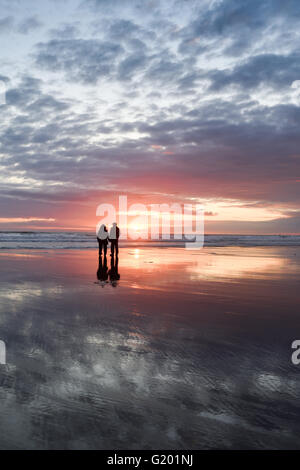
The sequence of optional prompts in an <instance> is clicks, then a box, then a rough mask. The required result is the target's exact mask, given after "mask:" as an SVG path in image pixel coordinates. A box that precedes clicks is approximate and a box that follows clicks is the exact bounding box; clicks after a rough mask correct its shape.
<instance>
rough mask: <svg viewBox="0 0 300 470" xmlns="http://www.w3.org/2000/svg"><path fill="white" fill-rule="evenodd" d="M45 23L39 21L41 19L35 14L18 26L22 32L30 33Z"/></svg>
mask: <svg viewBox="0 0 300 470" xmlns="http://www.w3.org/2000/svg"><path fill="white" fill-rule="evenodd" d="M42 25H43V23H41V21H39V19H38V18H37V17H35V16H30V17H28V18H26V19H24V20H23V21H21V23H20V24H19V26H18V31H19V33H21V34H28V33H31V32H32V31H34V30H36V29H39V28H41V26H42Z"/></svg>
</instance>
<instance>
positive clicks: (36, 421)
mask: <svg viewBox="0 0 300 470" xmlns="http://www.w3.org/2000/svg"><path fill="white" fill-rule="evenodd" d="M299 257H300V247H299V246H268V247H251V246H248V247H237V246H226V247H205V248H204V249H203V250H186V249H184V248H180V247H166V248H163V247H146V246H143V247H141V248H136V247H132V248H130V247H123V248H121V249H120V254H119V264H118V274H119V277H120V279H117V280H114V281H113V282H111V281H110V280H109V278H108V279H107V280H103V279H102V280H101V279H100V280H99V279H98V278H97V272H99V269H98V268H99V265H98V253H97V250H93V249H90V250H63V249H62V250H47V249H40V250H33V249H31V250H26V249H21V250H6V251H5V250H3V251H1V252H0V260H1V268H0V279H1V284H0V340H3V341H4V342H5V345H6V354H7V364H6V365H1V366H0V397H1V400H0V416H1V420H0V449H115V450H116V449H300V443H299V442H300V441H299V436H300V404H299V393H300V381H299V373H300V365H299V366H296V365H294V364H293V363H292V361H291V355H292V349H291V344H292V342H293V341H294V340H295V339H300V316H299V273H300V265H299ZM107 262H108V270H109V269H110V257H109V256H108V260H107ZM98 277H99V276H98Z"/></svg>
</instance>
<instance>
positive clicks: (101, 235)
mask: <svg viewBox="0 0 300 470" xmlns="http://www.w3.org/2000/svg"><path fill="white" fill-rule="evenodd" d="M97 240H98V243H99V256H102V249H103V251H104V256H106V253H107V245H108V231H107V228H106V227H105V225H104V224H102V225H101V227H100V228H99V231H98V236H97Z"/></svg>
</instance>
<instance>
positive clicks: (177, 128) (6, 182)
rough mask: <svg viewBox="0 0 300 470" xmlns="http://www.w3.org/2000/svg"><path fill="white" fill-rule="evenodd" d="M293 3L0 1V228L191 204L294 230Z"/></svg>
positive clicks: (299, 89) (299, 153)
mask: <svg viewBox="0 0 300 470" xmlns="http://www.w3.org/2000/svg"><path fill="white" fill-rule="evenodd" d="M299 51H300V1H299V0H286V1H282V0H264V1H262V0H223V1H222V0H198V1H193V0H149V1H148V0H79V1H77V0H65V1H60V0H43V1H40V2H38V1H36V0H35V1H34V0H21V1H18V0H0V58H1V61H0V64H1V66H0V81H2V83H3V84H5V87H6V93H5V102H4V100H3V96H2V99H1V97H0V112H1V119H0V170H1V171H0V192H1V198H0V230H29V229H30V230H31V229H34V230H39V229H42V230H49V229H51V230H54V229H56V230H62V229H63V230H64V229H67V230H68V229H72V230H75V229H79V230H88V229H91V230H93V229H94V227H95V224H96V222H97V219H96V208H97V206H98V204H100V203H113V204H117V201H118V196H119V195H127V196H128V201H129V203H136V202H143V203H144V204H147V205H148V204H153V203H164V202H170V203H172V202H179V203H181V204H184V203H202V204H203V205H204V208H205V213H206V218H205V225H206V231H207V232H209V233H270V234H271V233H300V210H299V199H300V191H299V183H300V171H299V159H300V52H299Z"/></svg>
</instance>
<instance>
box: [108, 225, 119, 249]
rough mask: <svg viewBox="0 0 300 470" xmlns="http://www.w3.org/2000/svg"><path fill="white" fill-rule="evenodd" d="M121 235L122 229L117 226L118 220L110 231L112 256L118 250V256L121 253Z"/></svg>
mask: <svg viewBox="0 0 300 470" xmlns="http://www.w3.org/2000/svg"><path fill="white" fill-rule="evenodd" d="M119 237H120V229H119V227H118V226H117V224H116V222H114V223H113V224H112V227H111V229H110V232H109V241H110V250H111V254H110V256H114V253H115V251H116V256H118V254H119Z"/></svg>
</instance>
